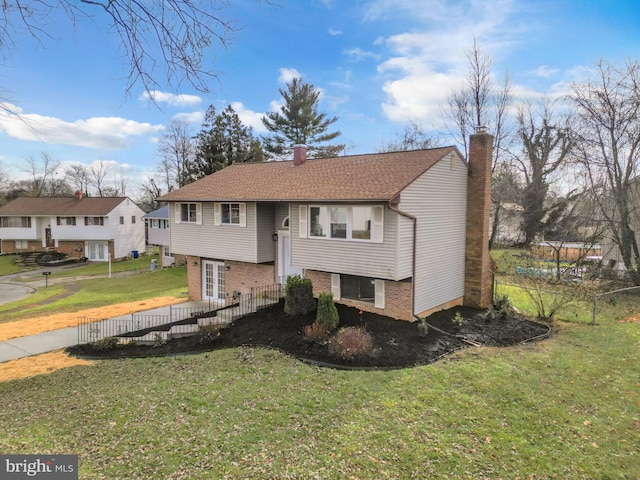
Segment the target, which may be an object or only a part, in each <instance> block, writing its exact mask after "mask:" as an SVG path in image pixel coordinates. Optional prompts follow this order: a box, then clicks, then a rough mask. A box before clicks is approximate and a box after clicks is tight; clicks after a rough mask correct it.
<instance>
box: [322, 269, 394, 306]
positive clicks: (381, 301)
mask: <svg viewBox="0 0 640 480" xmlns="http://www.w3.org/2000/svg"><path fill="white" fill-rule="evenodd" d="M373 285H374V292H375V294H374V295H375V297H374V302H373V306H374V307H375V308H379V309H381V310H384V305H385V289H384V286H385V281H384V280H382V279H373ZM331 293H332V294H333V299H334V300H336V301H338V300H340V298H341V289H340V274H339V273H332V274H331ZM348 300H352V301H354V302H358V301H360V300H358V299H355V298H349V299H348ZM363 303H364V302H363ZM369 305H371V304H370V303H369Z"/></svg>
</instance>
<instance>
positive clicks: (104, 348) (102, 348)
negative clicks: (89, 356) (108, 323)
mask: <svg viewBox="0 0 640 480" xmlns="http://www.w3.org/2000/svg"><path fill="white" fill-rule="evenodd" d="M90 345H91V348H93V349H94V350H95V351H96V352H108V351H110V350H115V348H116V347H117V346H118V339H117V338H116V337H105V338H101V339H100V340H97V341H95V342H92V343H91V344H90Z"/></svg>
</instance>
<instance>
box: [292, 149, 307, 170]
mask: <svg viewBox="0 0 640 480" xmlns="http://www.w3.org/2000/svg"><path fill="white" fill-rule="evenodd" d="M306 161H307V146H306V145H301V144H296V145H294V146H293V165H294V166H298V165H302V164H303V163H304V162H306Z"/></svg>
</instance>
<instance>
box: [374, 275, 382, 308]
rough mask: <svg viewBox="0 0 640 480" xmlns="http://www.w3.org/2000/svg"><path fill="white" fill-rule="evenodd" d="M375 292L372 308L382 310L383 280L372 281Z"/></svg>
mask: <svg viewBox="0 0 640 480" xmlns="http://www.w3.org/2000/svg"><path fill="white" fill-rule="evenodd" d="M374 286H375V290H376V298H375V304H374V306H375V307H376V308H384V280H374Z"/></svg>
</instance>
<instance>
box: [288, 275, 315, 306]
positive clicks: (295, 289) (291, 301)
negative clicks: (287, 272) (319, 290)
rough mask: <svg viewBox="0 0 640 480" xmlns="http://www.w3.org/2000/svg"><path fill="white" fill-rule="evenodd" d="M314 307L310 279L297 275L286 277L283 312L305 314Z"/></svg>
mask: <svg viewBox="0 0 640 480" xmlns="http://www.w3.org/2000/svg"><path fill="white" fill-rule="evenodd" d="M315 308H316V302H315V300H314V298H313V284H312V283H311V280H309V279H308V278H301V277H300V276H299V275H291V276H290V277H288V278H287V284H286V286H285V290H284V313H286V314H287V315H290V316H293V315H306V314H307V313H309V312H312V311H313V310H314V309H315Z"/></svg>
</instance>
